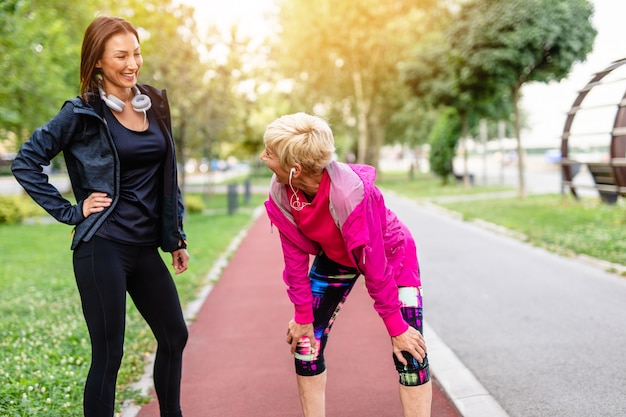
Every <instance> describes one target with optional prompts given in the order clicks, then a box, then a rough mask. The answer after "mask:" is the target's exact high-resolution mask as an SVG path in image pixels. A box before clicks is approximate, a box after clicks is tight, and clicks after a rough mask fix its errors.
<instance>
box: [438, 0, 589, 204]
mask: <svg viewBox="0 0 626 417" xmlns="http://www.w3.org/2000/svg"><path fill="white" fill-rule="evenodd" d="M592 14H593V6H592V5H591V4H590V3H589V1H588V0H470V1H467V2H463V3H461V7H460V9H459V12H458V13H457V15H456V16H455V18H454V20H453V24H451V25H450V28H449V33H448V39H449V41H450V45H451V48H452V49H451V50H452V51H454V55H455V59H456V60H457V61H458V62H459V63H460V64H461V66H460V67H461V68H462V72H460V75H461V76H462V77H461V80H462V81H463V84H464V85H465V86H466V88H467V89H469V91H481V89H482V86H483V85H488V86H492V87H493V88H495V90H493V91H508V94H507V97H506V98H508V99H509V100H510V103H511V108H512V109H513V113H514V121H515V136H516V138H517V143H518V152H517V153H518V155H519V158H520V159H519V163H518V170H519V172H518V176H519V184H520V185H519V194H520V196H521V197H524V196H525V194H526V190H525V186H524V175H523V171H524V163H523V152H522V148H521V138H520V129H521V120H520V119H521V117H520V115H519V109H518V103H519V99H520V89H521V87H522V85H523V84H524V83H526V82H529V81H538V82H549V81H560V80H561V79H563V78H564V77H566V76H567V75H568V74H569V72H570V70H571V68H572V66H573V65H574V63H576V62H580V61H583V60H584V59H585V57H586V56H587V54H588V53H589V52H590V51H591V49H592V46H593V40H594V39H595V36H596V33H597V32H596V30H595V29H594V28H593V26H592V24H591V16H592ZM487 97H489V95H487Z"/></svg>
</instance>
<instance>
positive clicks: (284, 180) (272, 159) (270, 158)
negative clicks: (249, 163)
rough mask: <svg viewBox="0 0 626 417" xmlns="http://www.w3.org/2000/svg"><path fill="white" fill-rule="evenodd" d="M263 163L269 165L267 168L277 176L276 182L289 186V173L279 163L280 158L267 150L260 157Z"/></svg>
mask: <svg viewBox="0 0 626 417" xmlns="http://www.w3.org/2000/svg"><path fill="white" fill-rule="evenodd" d="M259 158H260V159H261V161H263V162H265V163H266V164H267V167H268V168H269V169H270V170H271V171H272V172H273V173H274V174H276V181H277V182H279V183H281V184H289V172H288V171H287V170H285V168H283V167H282V166H281V165H280V163H279V162H278V157H277V156H276V154H275V153H274V152H272V151H271V150H270V149H269V148H265V150H264V151H263V152H261V155H260V156H259Z"/></svg>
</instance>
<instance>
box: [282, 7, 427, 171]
mask: <svg viewBox="0 0 626 417" xmlns="http://www.w3.org/2000/svg"><path fill="white" fill-rule="evenodd" d="M434 4H436V2H435V1H422V2H419V3H418V2H416V1H411V0H395V1H392V0H384V1H381V0H361V1H353V0H321V1H310V0H290V1H282V2H281V3H280V5H281V11H280V28H281V32H280V34H279V35H280V36H279V43H278V44H277V46H276V54H277V55H276V59H277V61H278V62H279V63H280V69H281V70H282V72H283V75H285V76H286V77H287V78H290V79H291V80H292V81H293V82H294V85H295V90H294V94H295V95H300V94H301V95H300V97H305V99H304V100H302V99H300V100H301V102H304V103H307V105H306V108H307V109H309V110H310V111H311V110H313V108H314V107H315V109H316V110H317V112H319V113H324V114H322V115H323V116H326V115H333V116H335V117H338V118H339V119H338V120H340V123H341V124H343V125H344V128H345V131H346V132H349V134H351V135H352V136H354V137H356V143H357V145H356V148H357V162H361V163H368V164H370V165H374V166H376V165H378V156H379V150H380V147H381V145H382V144H383V142H384V140H385V138H384V136H385V133H386V131H387V125H388V122H389V120H390V118H391V115H392V114H393V113H394V110H395V109H397V108H398V107H396V106H398V105H401V103H400V102H398V101H395V100H394V98H395V97H398V96H403V95H405V93H404V92H403V90H405V89H406V86H404V85H403V84H402V82H401V79H400V77H399V73H398V63H400V62H402V61H404V60H405V59H406V58H408V52H409V50H410V45H412V44H413V43H415V42H418V41H419V40H420V38H421V37H422V35H423V33H425V32H426V31H427V30H428V27H429V26H428V24H429V19H428V16H427V15H426V14H425V10H426V9H428V8H430V7H434ZM338 130H341V129H338Z"/></svg>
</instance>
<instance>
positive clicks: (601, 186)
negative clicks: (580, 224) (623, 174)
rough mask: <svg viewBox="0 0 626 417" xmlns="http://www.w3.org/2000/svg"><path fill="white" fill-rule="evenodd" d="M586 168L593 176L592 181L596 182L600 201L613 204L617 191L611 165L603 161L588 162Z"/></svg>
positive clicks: (617, 194)
mask: <svg viewBox="0 0 626 417" xmlns="http://www.w3.org/2000/svg"><path fill="white" fill-rule="evenodd" d="M587 169H589V173H590V174H591V176H592V177H593V182H595V184H596V189H597V190H598V192H599V193H600V199H601V200H602V202H603V203H608V204H615V202H616V201H617V197H618V196H619V192H618V186H617V182H616V181H615V177H614V176H613V168H612V167H611V165H610V164H608V163H604V162H588V163H587Z"/></svg>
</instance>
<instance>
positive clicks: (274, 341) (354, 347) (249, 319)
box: [137, 213, 461, 417]
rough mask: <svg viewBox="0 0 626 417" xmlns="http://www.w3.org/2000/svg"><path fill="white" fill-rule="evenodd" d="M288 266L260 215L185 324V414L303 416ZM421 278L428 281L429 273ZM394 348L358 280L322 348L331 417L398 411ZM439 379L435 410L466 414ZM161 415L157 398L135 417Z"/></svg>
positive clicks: (395, 414) (393, 416)
mask: <svg viewBox="0 0 626 417" xmlns="http://www.w3.org/2000/svg"><path fill="white" fill-rule="evenodd" d="M282 268H283V261H282V253H281V249H280V241H279V237H278V231H277V230H276V229H274V230H273V231H272V230H271V229H270V223H269V220H268V218H267V216H266V215H265V214H264V213H263V214H262V215H261V216H260V217H258V219H257V220H256V221H255V222H254V224H253V225H252V227H251V228H250V230H249V231H248V233H247V234H246V236H245V237H244V239H243V241H242V242H241V244H240V246H239V247H238V249H237V250H236V252H235V253H234V254H233V256H232V258H231V260H230V261H229V263H228V265H227V266H226V268H225V269H224V271H223V272H222V275H221V277H220V280H219V282H217V283H216V284H215V286H214V288H213V289H212V291H211V293H210V294H209V296H208V297H207V299H206V301H205V302H204V304H203V306H202V307H201V308H200V311H199V312H198V314H197V317H196V320H195V321H194V322H193V323H192V324H191V326H190V328H189V342H188V344H187V348H186V349H185V354H184V355H185V356H184V362H183V380H182V394H181V395H182V398H181V402H182V409H183V414H184V416H185V417H240V416H255V417H283V416H285V417H296V416H301V415H302V414H301V411H300V405H299V400H298V391H297V387H296V381H295V373H294V369H293V357H292V356H291V354H290V352H289V346H288V345H287V343H285V337H284V336H285V333H286V329H287V322H288V321H289V320H290V319H291V318H292V307H291V304H290V302H289V300H288V298H287V295H286V293H285V285H284V283H283V281H282ZM424 284H425V287H426V288H427V287H428V280H426V281H425V283H424ZM426 314H428V312H426ZM426 339H427V341H428V335H426ZM391 355H392V353H391V344H390V341H389V337H388V335H387V333H386V330H385V328H384V325H383V323H382V321H381V320H380V318H379V317H378V315H377V314H376V312H375V311H374V309H373V306H372V300H371V299H370V298H369V295H368V294H367V292H366V290H365V287H364V285H363V281H362V279H361V280H360V281H358V282H357V284H356V285H355V288H354V290H353V291H352V293H351V295H350V297H348V300H347V301H346V303H345V305H344V306H343V309H342V311H341V313H340V314H339V316H338V319H337V321H336V322H335V324H334V325H333V330H332V331H331V333H330V337H329V342H328V346H327V348H326V358H327V360H326V364H327V372H328V382H327V393H326V404H327V416H328V417H401V416H402V408H401V405H400V399H399V394H398V383H397V379H398V377H397V373H396V371H395V368H394V365H393V360H392V357H391ZM434 382H435V383H434V384H433V405H432V417H461V415H460V414H459V413H458V412H457V411H456V408H455V407H454V405H453V403H452V402H451V401H450V400H449V399H448V397H447V396H446V394H445V393H444V392H443V391H442V390H441V388H440V387H439V386H438V384H437V381H436V376H435V380H434ZM152 395H153V397H154V393H153V394H152ZM158 416H159V411H158V405H157V402H156V400H153V401H151V402H150V403H149V404H147V405H145V406H143V407H142V409H141V410H140V411H139V413H138V416H137V417H158Z"/></svg>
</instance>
